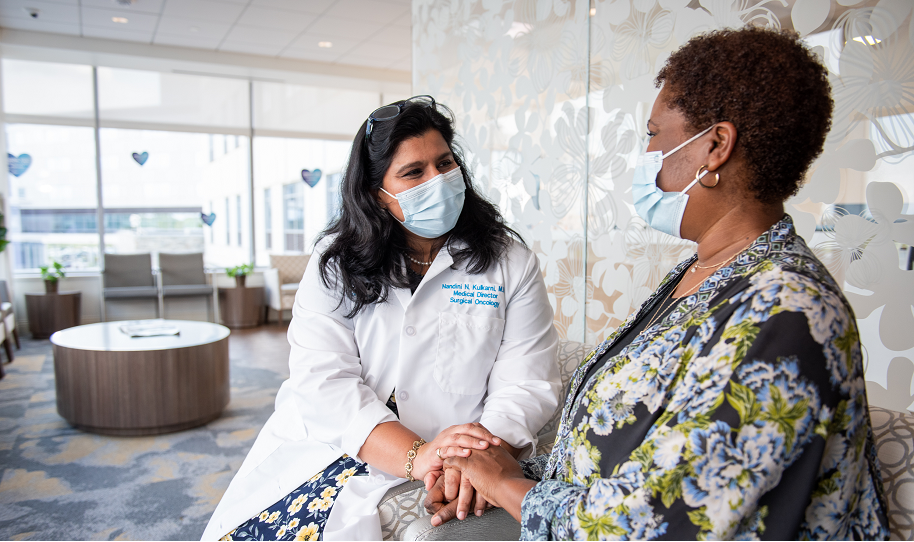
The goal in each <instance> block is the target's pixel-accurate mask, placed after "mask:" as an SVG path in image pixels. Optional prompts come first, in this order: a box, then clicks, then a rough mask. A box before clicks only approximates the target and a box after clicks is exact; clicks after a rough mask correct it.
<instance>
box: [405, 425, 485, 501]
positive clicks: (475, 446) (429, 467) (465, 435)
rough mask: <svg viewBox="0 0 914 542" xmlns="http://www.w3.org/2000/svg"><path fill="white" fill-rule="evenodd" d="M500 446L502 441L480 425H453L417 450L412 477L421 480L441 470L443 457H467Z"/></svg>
mask: <svg viewBox="0 0 914 542" xmlns="http://www.w3.org/2000/svg"><path fill="white" fill-rule="evenodd" d="M501 444H502V440H501V439H500V438H498V437H496V436H495V435H493V434H492V433H491V432H490V431H489V430H488V429H486V428H485V426H483V425H482V424H481V423H465V424H462V425H453V426H451V427H448V428H447V429H445V430H444V431H442V432H441V433H439V434H438V436H437V437H435V438H434V439H433V440H432V441H431V442H428V443H426V444H425V445H423V446H421V447H420V448H419V451H418V452H417V455H416V458H415V459H414V460H413V472H412V475H413V477H414V478H415V479H416V480H423V479H425V477H426V476H427V475H428V474H429V473H431V472H435V471H440V470H442V464H443V459H444V458H445V457H448V456H450V455H461V456H467V455H469V454H470V451H471V450H481V449H484V448H488V447H490V446H495V447H498V446H500V445H501ZM433 482H434V481H433ZM429 487H430V485H429V484H428V483H427V482H426V489H428V488H429Z"/></svg>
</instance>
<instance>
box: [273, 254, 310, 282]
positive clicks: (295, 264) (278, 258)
mask: <svg viewBox="0 0 914 542" xmlns="http://www.w3.org/2000/svg"><path fill="white" fill-rule="evenodd" d="M310 259H311V255H310V254H294V255H279V254H274V255H271V256H270V267H272V268H275V269H276V270H277V271H279V281H280V282H281V283H283V284H290V283H296V284H297V283H299V282H301V278H302V276H304V274H305V269H306V268H307V267H308V260H310Z"/></svg>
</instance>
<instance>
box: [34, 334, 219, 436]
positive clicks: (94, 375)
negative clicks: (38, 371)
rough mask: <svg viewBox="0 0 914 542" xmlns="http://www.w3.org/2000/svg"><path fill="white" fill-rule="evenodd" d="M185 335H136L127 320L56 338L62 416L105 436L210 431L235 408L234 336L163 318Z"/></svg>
mask: <svg viewBox="0 0 914 542" xmlns="http://www.w3.org/2000/svg"><path fill="white" fill-rule="evenodd" d="M157 322H161V323H164V324H171V325H174V326H176V327H177V328H179V329H180V330H181V333H180V335H169V336H158V337H130V336H128V335H127V334H125V333H123V332H122V331H121V330H120V326H122V325H124V324H127V322H104V323H100V324H88V325H84V326H77V327H72V328H69V329H65V330H63V331H58V332H57V333H55V334H53V335H52V336H51V343H52V344H53V347H54V377H55V380H56V384H57V412H58V413H59V414H60V415H61V416H62V417H63V418H64V419H65V420H67V421H68V422H69V423H70V424H71V425H73V426H75V427H77V428H79V429H83V430H85V431H91V432H93V433H101V434H105V435H122V436H133V435H156V434H160V433H170V432H172V431H181V430H184V429H189V428H191V427H196V426H198V425H203V424H205V423H207V422H210V421H212V420H214V419H216V418H218V417H219V415H220V414H221V413H222V410H223V409H224V408H225V406H226V405H227V404H228V402H229V354H228V336H229V330H228V328H226V327H224V326H220V325H218V324H211V323H209V322H191V321H186V320H158V321H157Z"/></svg>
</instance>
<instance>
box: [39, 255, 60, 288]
mask: <svg viewBox="0 0 914 542" xmlns="http://www.w3.org/2000/svg"><path fill="white" fill-rule="evenodd" d="M39 269H41V278H43V279H44V291H45V293H47V294H56V293H57V281H58V280H60V279H62V278H64V277H65V276H67V275H66V273H64V272H63V265H61V264H60V262H55V261H53V260H52V261H51V265H42V266H41V267H40V268H39Z"/></svg>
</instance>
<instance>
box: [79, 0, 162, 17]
mask: <svg viewBox="0 0 914 542" xmlns="http://www.w3.org/2000/svg"><path fill="white" fill-rule="evenodd" d="M74 3H76V2H75V1H74ZM79 3H80V5H82V6H84V7H86V6H88V7H92V8H112V9H120V10H124V11H133V12H138V13H153V14H156V15H157V14H159V13H160V12H161V11H162V5H163V4H164V3H165V0H138V1H137V3H135V4H132V5H130V6H122V5H120V4H118V3H117V2H116V1H115V0H79Z"/></svg>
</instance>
